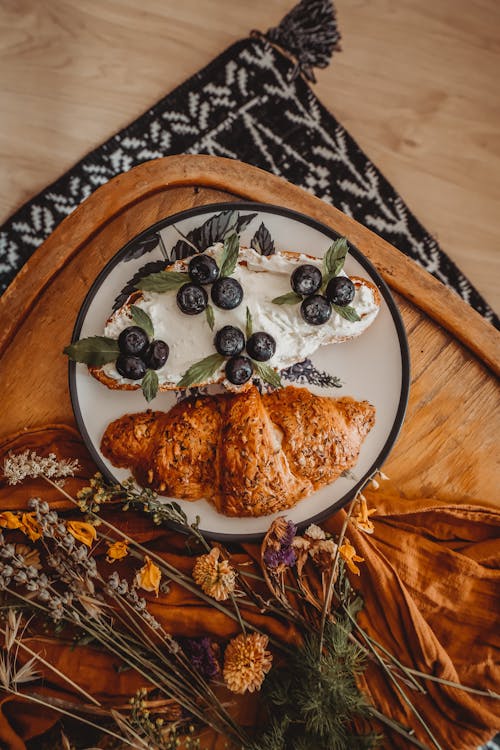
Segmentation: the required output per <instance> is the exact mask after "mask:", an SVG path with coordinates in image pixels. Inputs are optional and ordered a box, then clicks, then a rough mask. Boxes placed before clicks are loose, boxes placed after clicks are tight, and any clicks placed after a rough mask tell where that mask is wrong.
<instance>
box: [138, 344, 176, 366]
mask: <svg viewBox="0 0 500 750" xmlns="http://www.w3.org/2000/svg"><path fill="white" fill-rule="evenodd" d="M169 352H170V349H169V348H168V344H166V343H165V342H164V341H161V340H160V339H157V340H156V341H152V342H151V344H150V345H149V348H148V350H147V351H146V353H145V354H144V355H143V359H144V362H145V363H146V365H147V366H148V367H149V369H150V370H159V369H160V367H163V365H164V364H165V362H166V361H167V359H168V354H169Z"/></svg>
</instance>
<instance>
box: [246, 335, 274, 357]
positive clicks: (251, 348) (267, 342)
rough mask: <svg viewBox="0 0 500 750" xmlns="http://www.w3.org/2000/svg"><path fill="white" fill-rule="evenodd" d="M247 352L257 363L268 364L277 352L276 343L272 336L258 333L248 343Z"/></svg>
mask: <svg viewBox="0 0 500 750" xmlns="http://www.w3.org/2000/svg"><path fill="white" fill-rule="evenodd" d="M247 352H248V354H249V355H250V356H251V358H252V359H256V360H257V362H266V360H268V359H271V357H272V356H273V354H274V353H275V352H276V341H275V340H274V339H273V337H272V336H271V334H269V333H264V331H257V332H256V333H252V335H251V336H250V338H249V339H248V341H247Z"/></svg>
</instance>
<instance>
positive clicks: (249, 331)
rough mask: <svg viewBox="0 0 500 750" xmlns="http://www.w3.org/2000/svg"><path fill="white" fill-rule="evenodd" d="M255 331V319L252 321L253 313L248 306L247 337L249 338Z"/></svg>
mask: <svg viewBox="0 0 500 750" xmlns="http://www.w3.org/2000/svg"><path fill="white" fill-rule="evenodd" d="M252 333H253V321H252V313H251V312H250V310H249V309H248V307H247V325H246V337H247V340H248V339H249V338H250V336H251V335H252Z"/></svg>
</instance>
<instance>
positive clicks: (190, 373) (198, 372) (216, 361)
mask: <svg viewBox="0 0 500 750" xmlns="http://www.w3.org/2000/svg"><path fill="white" fill-rule="evenodd" d="M224 360H225V358H224V357H223V356H222V354H210V355H209V356H208V357H205V359H201V360H200V361H199V362H195V364H194V365H191V367H190V368H189V370H186V372H185V373H184V375H183V376H182V378H181V379H180V380H179V382H178V383H177V385H178V386H179V388H188V387H189V386H190V385H198V384H199V383H205V382H206V381H207V380H208V378H210V377H211V376H212V375H213V374H214V373H215V372H217V370H218V369H220V367H221V365H222V364H223V363H224Z"/></svg>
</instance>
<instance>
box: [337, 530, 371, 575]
mask: <svg viewBox="0 0 500 750" xmlns="http://www.w3.org/2000/svg"><path fill="white" fill-rule="evenodd" d="M339 553H340V556H341V557H342V559H343V560H344V562H345V564H346V565H347V567H348V568H349V570H350V571H351V573H354V574H355V575H357V576H359V574H360V570H359V568H358V566H357V565H355V564H354V563H357V562H364V559H365V558H364V557H360V556H359V555H357V554H356V550H355V549H354V547H353V546H352V544H351V543H350V541H349V540H348V539H344V543H343V545H342V546H341V547H340V549H339Z"/></svg>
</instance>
